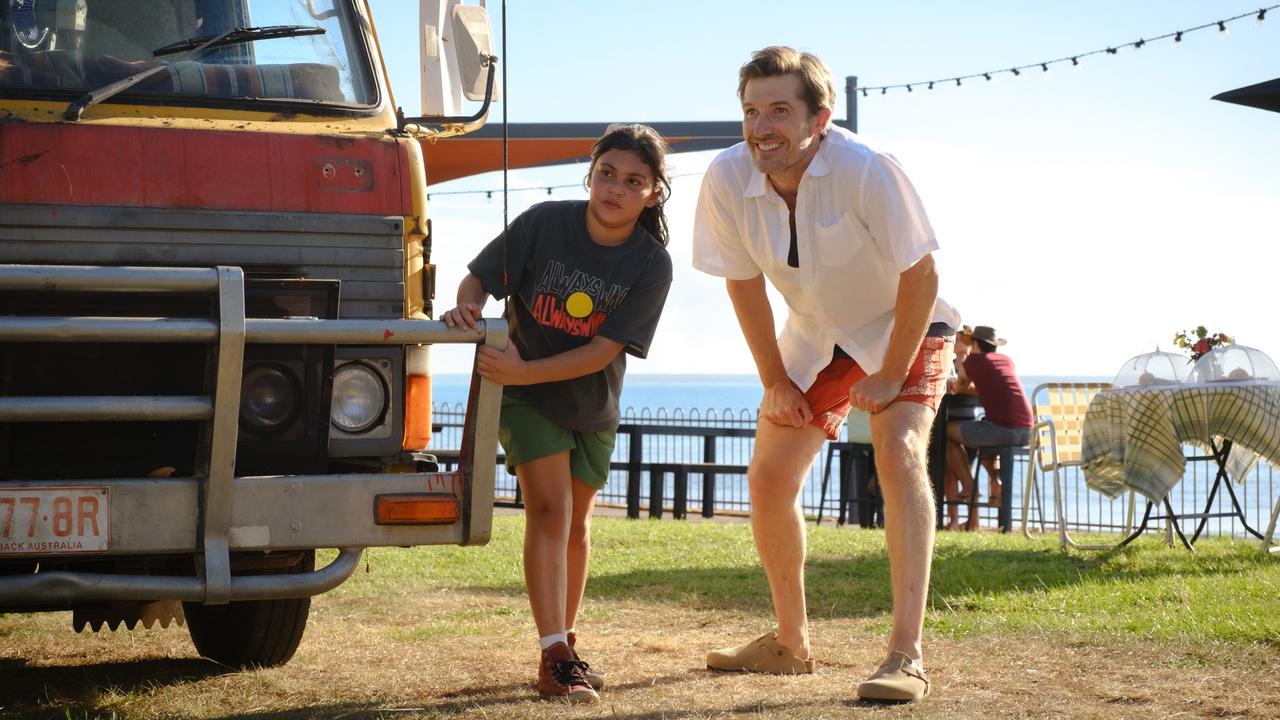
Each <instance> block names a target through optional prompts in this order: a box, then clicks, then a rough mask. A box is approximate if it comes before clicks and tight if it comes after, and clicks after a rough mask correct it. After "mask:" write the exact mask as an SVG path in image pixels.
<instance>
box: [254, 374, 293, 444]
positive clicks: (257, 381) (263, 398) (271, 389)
mask: <svg viewBox="0 0 1280 720" xmlns="http://www.w3.org/2000/svg"><path fill="white" fill-rule="evenodd" d="M297 408H298V383H297V380H296V379H295V378H293V377H291V376H290V375H289V374H288V373H286V372H285V371H284V370H282V369H281V368H279V367H276V366H275V365H258V366H257V367H254V368H252V369H250V370H249V372H247V373H245V375H244V378H243V379H242V380H241V382H240V420H241V421H242V422H244V423H245V424H246V425H248V426H249V428H250V429H252V430H258V431H262V432H267V431H271V430H275V429H277V428H279V427H281V426H283V425H285V424H286V423H287V422H288V420H289V419H290V418H291V417H293V414H294V412H295V411H296V410H297Z"/></svg>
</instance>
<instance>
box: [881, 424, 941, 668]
mask: <svg viewBox="0 0 1280 720" xmlns="http://www.w3.org/2000/svg"><path fill="white" fill-rule="evenodd" d="M933 417H934V411H933V410H931V409H930V408H929V407H927V406H925V405H920V404H918V403H912V402H895V403H893V404H892V405H890V406H889V407H887V408H885V409H884V410H882V411H880V412H878V413H876V414H874V415H872V416H871V442H872V445H873V447H874V448H875V453H876V471H877V472H878V473H879V475H880V488H881V493H882V494H883V497H884V507H885V512H884V516H885V545H886V546H887V548H888V552H889V576H890V578H891V581H892V584H893V632H892V634H891V635H890V636H889V647H888V649H889V651H890V652H893V651H895V650H896V651H899V652H902V653H905V654H906V655H907V656H908V657H910V658H912V659H913V660H916V661H917V662H919V661H920V659H921V657H922V656H923V653H922V650H921V635H922V634H923V632H924V612H925V605H926V604H927V602H928V593H929V571H930V568H931V567H932V563H933V539H934V518H935V514H934V513H935V510H934V502H933V489H932V487H931V486H930V483H929V472H928V465H927V463H926V456H925V453H926V451H927V449H928V447H929V429H930V427H931V425H932V424H933ZM922 666H923V664H922Z"/></svg>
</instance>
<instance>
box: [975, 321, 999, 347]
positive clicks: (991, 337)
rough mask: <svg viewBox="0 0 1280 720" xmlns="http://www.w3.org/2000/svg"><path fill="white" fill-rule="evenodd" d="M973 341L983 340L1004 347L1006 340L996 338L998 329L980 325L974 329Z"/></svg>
mask: <svg viewBox="0 0 1280 720" xmlns="http://www.w3.org/2000/svg"><path fill="white" fill-rule="evenodd" d="M973 339H974V340H981V341H983V342H985V343H988V344H991V345H997V346H998V345H1004V343H1005V339H1004V338H1002V337H996V329H995V328H993V327H991V326H990V325H978V326H976V327H974V328H973Z"/></svg>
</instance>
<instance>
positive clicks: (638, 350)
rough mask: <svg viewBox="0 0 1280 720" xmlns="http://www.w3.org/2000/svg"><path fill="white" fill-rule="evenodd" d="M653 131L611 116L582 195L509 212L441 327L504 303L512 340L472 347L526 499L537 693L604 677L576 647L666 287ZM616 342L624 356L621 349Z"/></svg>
mask: <svg viewBox="0 0 1280 720" xmlns="http://www.w3.org/2000/svg"><path fill="white" fill-rule="evenodd" d="M666 153H667V146H666V143H665V141H663V139H662V137H661V136H659V135H658V133H657V132H655V131H654V130H653V129H652V128H650V127H648V126H645V125H611V126H609V128H608V129H607V130H605V133H604V135H603V136H602V137H601V138H600V139H599V140H597V141H596V143H595V145H594V146H593V147H592V150H591V166H590V169H589V170H588V174H587V181H586V184H587V190H588V191H589V198H588V200H587V201H586V202H582V201H573V200H570V201H562V202H546V203H542V204H540V205H535V206H534V207H532V208H530V209H529V210H527V211H525V212H524V213H523V214H521V215H520V216H519V217H517V218H516V219H515V220H514V221H513V222H512V223H511V226H510V227H508V228H507V230H506V231H505V232H504V233H503V234H502V235H499V236H498V237H497V238H496V239H495V240H494V241H493V242H491V243H489V245H488V246H487V247H485V249H484V250H482V251H481V252H480V254H479V255H478V256H477V257H476V259H475V260H473V261H472V262H471V264H469V265H468V266H467V269H468V270H469V271H470V274H468V275H467V276H466V277H465V278H463V280H462V283H461V284H460V285H459V286H458V306H457V307H456V308H454V309H452V310H450V311H448V312H446V313H445V314H444V316H443V320H444V322H445V324H447V325H448V326H449V327H467V328H475V327H476V321H477V320H479V319H480V317H481V310H482V309H483V307H484V302H485V299H486V296H488V295H492V296H494V297H495V298H502V299H506V300H507V301H508V305H507V310H506V318H507V321H508V322H509V323H510V328H511V343H510V344H509V345H508V346H507V349H506V351H497V350H494V349H492V348H484V347H482V348H480V351H479V357H478V359H477V363H476V364H477V368H478V370H479V372H480V374H481V375H482V376H483V377H485V378H488V379H489V380H493V381H496V382H499V383H502V384H503V385H505V386H506V388H505V390H504V392H503V398H502V419H501V423H500V426H499V433H498V438H499V440H500V441H501V443H502V448H503V450H504V451H505V452H506V458H507V459H506V463H507V469H508V471H511V472H514V473H515V475H516V477H517V478H518V479H519V482H520V491H521V494H522V495H523V497H524V505H525V535H524V576H525V584H526V586H527V588H528V593H529V605H530V607H531V608H532V610H533V619H534V622H535V624H536V625H537V627H538V635H539V636H540V641H539V644H540V645H541V647H542V661H541V664H540V666H539V669H538V693H539V694H540V695H542V696H543V697H545V698H563V699H566V700H568V701H570V702H596V701H597V700H599V696H598V695H597V694H596V690H597V689H600V688H602V687H603V686H604V678H603V677H601V676H600V675H598V674H596V673H594V672H592V671H591V669H590V667H589V666H588V665H587V663H585V662H583V661H582V660H581V658H579V657H578V655H577V652H576V651H575V650H574V644H575V642H576V640H577V637H576V633H575V630H574V621H575V620H576V618H577V614H578V608H579V607H580V606H581V604H582V593H583V590H584V588H585V587H586V582H587V560H588V556H589V553H590V519H591V510H592V508H593V506H594V505H595V496H596V492H597V491H598V490H599V489H600V488H602V487H604V484H605V481H606V480H607V479H608V475H609V458H610V456H611V455H612V454H613V443H614V437H615V433H616V431H617V427H618V396H619V394H620V393H621V391H622V375H623V372H624V371H625V369H626V354H625V353H630V354H632V355H635V356H636V357H640V358H643V357H644V356H645V355H646V354H647V353H648V350H649V343H650V341H651V340H652V339H653V333H654V329H655V328H656V327H657V324H658V316H659V315H660V314H661V313H662V306H663V303H665V302H666V298H667V290H668V288H669V287H670V286H671V258H670V257H669V256H668V255H667V251H666V245H667V222H666V216H665V214H664V211H663V204H664V203H665V202H666V199H667V197H668V196H669V195H670V193H671V184H670V181H669V180H668V178H667V171H666V167H665V159H666ZM624 351H625V352H624Z"/></svg>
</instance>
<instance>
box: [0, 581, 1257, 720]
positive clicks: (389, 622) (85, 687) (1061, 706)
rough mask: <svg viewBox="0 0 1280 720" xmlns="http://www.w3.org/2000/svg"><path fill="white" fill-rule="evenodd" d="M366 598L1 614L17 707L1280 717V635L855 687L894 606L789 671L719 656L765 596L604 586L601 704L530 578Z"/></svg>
mask: <svg viewBox="0 0 1280 720" xmlns="http://www.w3.org/2000/svg"><path fill="white" fill-rule="evenodd" d="M364 605H367V603H365V604H364ZM364 605H362V604H357V603H355V602H354V601H352V600H350V599H344V598H341V597H337V598H335V597H331V596H322V597H320V598H317V599H316V601H315V603H314V605H313V610H312V616H311V622H310V625H309V627H308V629H307V634H306V637H305V638H304V639H303V643H302V647H301V648H300V649H299V651H298V654H297V655H296V656H295V657H294V659H293V660H292V661H291V662H290V663H289V664H287V665H285V666H284V667H281V668H273V669H267V670H251V671H234V670H231V669H229V668H225V667H221V666H218V665H215V664H213V663H210V662H207V661H204V660H201V659H199V658H198V657H197V656H196V655H195V653H194V650H193V649H192V647H191V644H190V642H189V640H188V638H187V634H186V630H185V628H181V627H178V626H176V625H174V626H171V627H169V628H167V629H160V628H158V627H157V628H154V629H152V630H149V631H134V632H121V633H101V634H97V635H93V634H88V633H85V634H82V635H77V634H75V633H74V632H73V631H72V630H71V628H70V619H69V618H70V615H69V614H68V613H50V614H43V615H29V616H21V615H11V616H6V617H2V618H0V717H57V718H68V717H69V718H81V717H113V716H115V717H140V718H162V717H163V718H168V717H202V718H254V719H256V718H277V717H284V718H311V717H318V718H361V719H363V718H443V717H466V718H561V717H571V718H577V717H583V718H595V717H605V718H629V719H636V720H639V719H641V718H644V719H650V718H652V719H654V720H657V719H666V718H670V719H672V720H676V719H684V718H730V717H743V716H745V717H768V718H775V717H776V718H845V717H852V718H857V717H874V718H896V717H911V718H1141V719H1143V720H1149V719H1150V718H1175V717H1176V718H1276V717H1280V647H1277V646H1271V647H1267V646H1248V647H1245V648H1241V647H1240V646H1227V645H1222V646H1213V645H1210V646H1197V647H1189V646H1173V645H1168V644H1155V643H1139V642H1133V641H1110V640H1086V639H1079V640H1063V639H1061V638H1043V637H1034V636H1028V635H1026V634H1020V635H1017V636H1011V637H1001V636H985V637H976V638H974V637H970V638H964V639H951V638H946V637H930V638H927V643H928V644H927V647H926V659H927V663H928V672H929V675H930V677H931V679H932V681H933V683H934V685H933V691H932V694H931V696H930V697H929V698H928V699H927V700H926V701H925V702H923V703H921V704H917V705H896V706H895V705H872V704H864V703H860V702H859V701H858V700H857V699H856V695H855V688H856V685H857V682H858V681H859V680H860V679H861V677H862V676H863V675H865V674H866V673H868V672H869V671H870V670H872V669H873V668H874V666H875V665H876V664H877V662H878V661H879V660H880V654H881V649H880V643H881V642H882V638H883V635H884V632H885V627H884V621H883V620H881V619H871V620H869V619H865V618H853V619H849V618H830V619H828V618H824V617H823V616H822V615H823V614H822V612H821V610H820V609H814V611H813V613H812V614H813V616H814V621H813V628H812V633H813V644H814V652H815V656H816V657H817V658H818V660H819V663H820V666H819V670H818V672H817V673H816V674H815V675H812V676H798V677H784V678H779V677H769V676H758V675H739V674H719V673H713V672H711V671H708V670H707V669H706V668H705V667H704V656H705V652H706V650H708V649H710V648H714V647H718V646H722V645H728V644H730V643H735V642H739V641H742V640H745V639H749V638H750V637H753V636H754V635H756V634H759V633H760V632H762V631H763V630H764V629H765V627H764V626H763V625H762V623H764V622H766V619H765V618H762V617H760V616H758V615H756V614H749V613H733V612H726V611H725V610H724V609H712V608H699V607H696V605H695V606H688V604H685V603H673V604H672V605H673V606H672V607H654V606H652V605H642V604H630V603H626V602H609V603H607V604H606V603H596V604H594V605H591V604H590V600H589V607H587V608H586V610H585V615H586V617H585V618H584V620H583V621H582V622H580V623H579V629H580V632H581V634H582V637H581V640H580V646H579V649H580V650H581V652H582V655H583V656H584V658H586V659H587V660H589V661H591V662H592V664H593V667H595V668H597V669H599V670H600V671H603V672H604V673H606V675H607V678H608V687H607V688H606V689H605V691H604V692H603V693H602V702H601V703H600V704H598V705H594V706H575V707H569V706H565V705H562V704H558V703H549V702H542V701H539V700H537V699H536V697H535V694H534V692H533V677H534V673H535V667H536V665H535V664H536V657H537V655H536V650H535V648H534V645H535V641H534V640H533V637H532V636H533V632H532V624H531V622H530V621H529V620H528V611H527V609H526V608H525V606H524V599H523V597H520V596H510V595H505V594H498V593H457V592H441V593H439V594H437V595H435V596H433V597H413V598H387V599H386V602H385V603H381V604H380V606H379V607H367V606H364Z"/></svg>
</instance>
